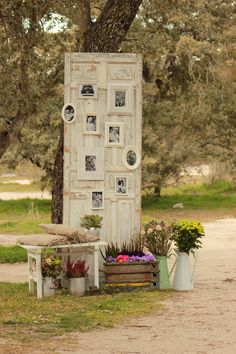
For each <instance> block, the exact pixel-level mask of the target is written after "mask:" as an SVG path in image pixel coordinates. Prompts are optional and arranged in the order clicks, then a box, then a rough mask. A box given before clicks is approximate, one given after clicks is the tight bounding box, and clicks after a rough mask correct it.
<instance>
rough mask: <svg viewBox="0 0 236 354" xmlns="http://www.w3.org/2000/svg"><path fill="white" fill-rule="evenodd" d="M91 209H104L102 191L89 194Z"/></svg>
mask: <svg viewBox="0 0 236 354" xmlns="http://www.w3.org/2000/svg"><path fill="white" fill-rule="evenodd" d="M91 209H93V210H100V209H104V192H103V191H102V190H95V191H92V192H91Z"/></svg>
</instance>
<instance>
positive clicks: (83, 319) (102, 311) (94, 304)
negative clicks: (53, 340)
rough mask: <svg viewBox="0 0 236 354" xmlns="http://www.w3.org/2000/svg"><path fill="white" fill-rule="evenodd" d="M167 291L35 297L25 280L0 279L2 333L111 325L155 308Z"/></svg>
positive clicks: (44, 332) (45, 334) (20, 334)
mask: <svg viewBox="0 0 236 354" xmlns="http://www.w3.org/2000/svg"><path fill="white" fill-rule="evenodd" d="M168 294H169V292H161V291H158V290H152V291H144V290H136V291H132V292H119V293H118V292H116V293H113V294H101V295H96V296H85V297H80V298H78V297H74V296H70V295H67V294H64V295H63V294H60V295H56V296H55V297H53V298H50V297H45V298H43V299H42V300H38V299H37V298H36V296H35V295H29V293H28V285H27V284H10V283H0V327H1V328H3V329H5V331H3V332H2V333H3V335H4V336H11V338H14V337H16V338H17V339H18V340H19V339H24V340H30V338H27V337H29V336H28V333H29V332H30V333H33V334H34V335H33V337H32V336H31V338H33V339H35V338H37V337H38V338H40V337H41V338H44V339H47V338H48V337H50V336H52V335H58V334H63V333H65V332H70V331H75V330H79V331H88V330H91V329H92V328H98V327H112V326H113V325H114V324H117V323H119V322H121V321H122V320H124V321H126V320H127V318H129V317H135V316H140V315H144V314H149V313H155V312H157V311H158V310H159V309H160V307H161V305H160V301H161V300H163V299H164V298H166V296H168Z"/></svg>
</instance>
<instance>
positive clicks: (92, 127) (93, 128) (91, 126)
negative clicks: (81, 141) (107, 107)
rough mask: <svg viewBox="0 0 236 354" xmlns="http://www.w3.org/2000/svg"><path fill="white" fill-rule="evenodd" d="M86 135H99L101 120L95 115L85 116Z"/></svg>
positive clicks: (87, 114) (88, 114)
mask: <svg viewBox="0 0 236 354" xmlns="http://www.w3.org/2000/svg"><path fill="white" fill-rule="evenodd" d="M83 131H84V134H99V118H98V115H97V114H95V113H86V114H85V115H84V129H83Z"/></svg>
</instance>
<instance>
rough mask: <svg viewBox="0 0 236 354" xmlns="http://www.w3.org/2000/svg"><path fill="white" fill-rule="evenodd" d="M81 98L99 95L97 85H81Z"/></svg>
mask: <svg viewBox="0 0 236 354" xmlns="http://www.w3.org/2000/svg"><path fill="white" fill-rule="evenodd" d="M79 97H80V98H95V97H97V86H96V85H94V84H82V85H79Z"/></svg>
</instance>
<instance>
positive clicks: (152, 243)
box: [142, 220, 173, 256]
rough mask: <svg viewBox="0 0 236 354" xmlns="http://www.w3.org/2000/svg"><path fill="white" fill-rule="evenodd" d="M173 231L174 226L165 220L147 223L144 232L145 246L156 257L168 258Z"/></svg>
mask: <svg viewBox="0 0 236 354" xmlns="http://www.w3.org/2000/svg"><path fill="white" fill-rule="evenodd" d="M172 229H173V226H172V224H167V223H165V222H164V221H163V220H161V221H155V220H152V221H150V222H147V223H145V224H144V230H143V232H142V237H143V240H144V245H145V246H146V247H147V248H148V250H149V251H150V252H151V253H152V254H154V255H156V256H167V254H168V252H169V251H170V247H171V243H172V242H171V234H172Z"/></svg>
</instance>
